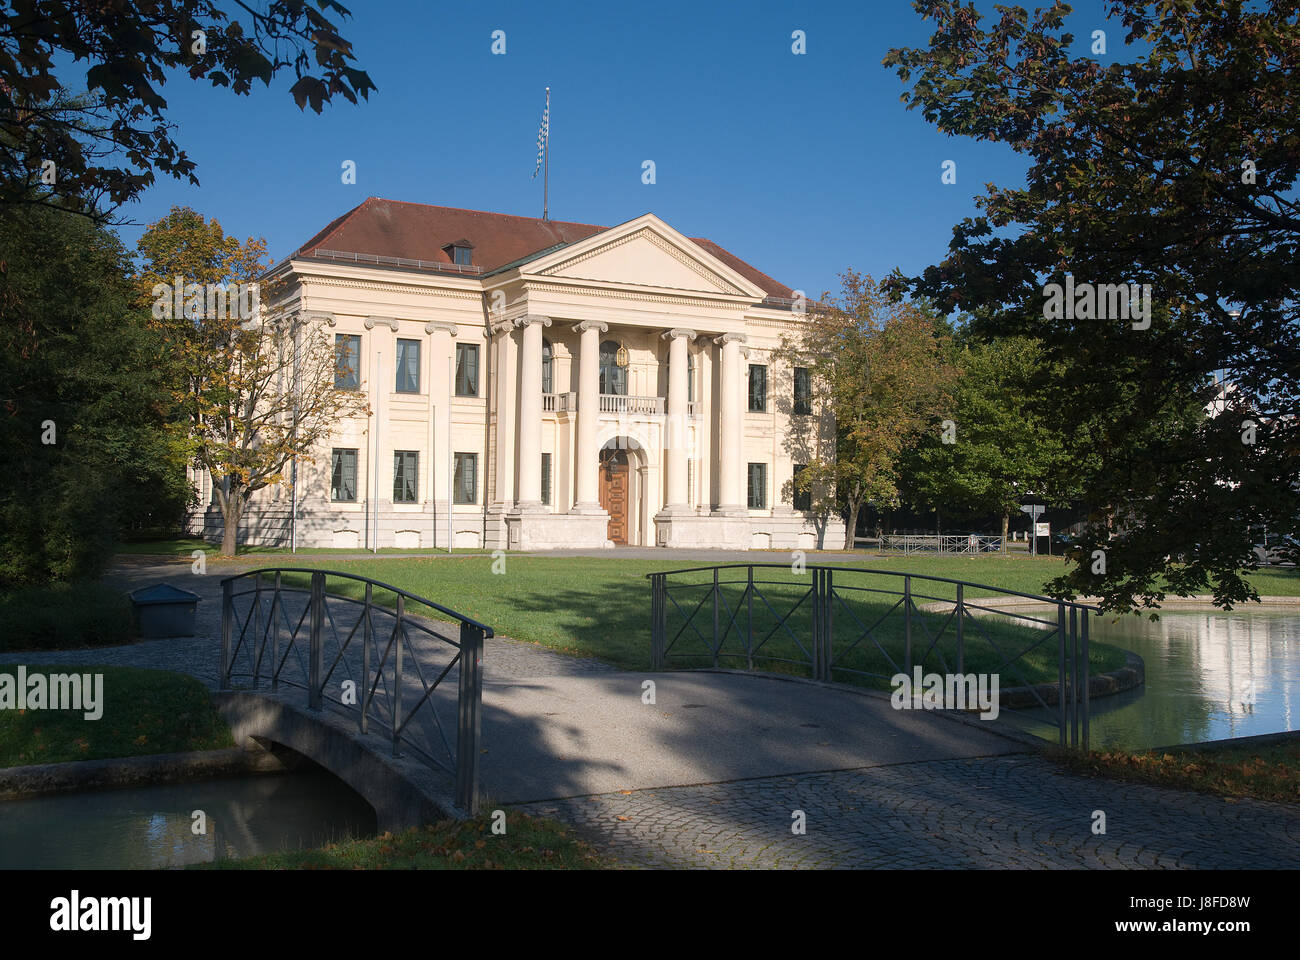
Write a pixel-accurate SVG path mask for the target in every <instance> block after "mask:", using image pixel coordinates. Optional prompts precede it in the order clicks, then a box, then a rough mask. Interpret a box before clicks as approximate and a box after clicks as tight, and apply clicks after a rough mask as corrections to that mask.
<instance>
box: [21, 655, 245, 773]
mask: <svg viewBox="0 0 1300 960" xmlns="http://www.w3.org/2000/svg"><path fill="white" fill-rule="evenodd" d="M15 669H16V667H15V665H13V664H0V671H3V672H5V673H9V674H13V672H14V670H15ZM34 670H40V672H42V673H45V674H51V673H80V674H85V673H91V674H95V673H102V674H103V675H104V706H103V709H104V713H103V716H101V717H100V718H99V719H98V720H96V721H94V722H93V723H88V722H86V719H85V714H84V711H80V710H26V711H23V712H21V713H20V712H19V711H17V710H4V711H0V767H16V766H26V765H28V764H33V763H66V762H67V761H70V760H101V759H105V758H109V757H139V756H145V755H147V754H155V753H181V752H184V751H189V750H220V749H223V748H229V747H233V746H234V745H235V741H234V739H233V738H232V737H231V735H230V728H229V727H227V726H226V722H225V721H224V720H222V719H221V715H220V714H219V713H217V710H216V707H214V706H213V705H212V695H211V694H210V693H208V690H207V688H206V687H205V686H203V684H202V683H200V682H199V681H198V680H196V679H194V678H193V677H188V676H185V675H184V674H180V673H168V672H166V671H163V670H141V669H138V668H136V667H105V666H100V665H99V664H85V663H82V664H71V665H69V664H62V665H56V664H44V663H43V664H41V665H40V666H39V667H34V666H33V667H29V673H30V672H31V671H34Z"/></svg>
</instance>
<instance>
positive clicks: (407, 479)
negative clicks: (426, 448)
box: [393, 450, 420, 503]
mask: <svg viewBox="0 0 1300 960" xmlns="http://www.w3.org/2000/svg"><path fill="white" fill-rule="evenodd" d="M419 477H420V454H419V453H418V452H416V451H415V450H394V451H393V503H415V502H416V497H415V491H416V490H417V489H418V488H419Z"/></svg>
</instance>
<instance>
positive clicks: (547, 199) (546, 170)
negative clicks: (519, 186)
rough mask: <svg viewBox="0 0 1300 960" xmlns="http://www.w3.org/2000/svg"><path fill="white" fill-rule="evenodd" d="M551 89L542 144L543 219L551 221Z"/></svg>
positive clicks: (549, 89)
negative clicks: (544, 136)
mask: <svg viewBox="0 0 1300 960" xmlns="http://www.w3.org/2000/svg"><path fill="white" fill-rule="evenodd" d="M550 117H551V88H550V87H547V88H546V118H547V120H546V140H545V142H544V143H543V144H542V149H543V150H544V153H543V154H542V219H543V220H549V219H551V123H550Z"/></svg>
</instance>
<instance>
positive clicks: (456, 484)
mask: <svg viewBox="0 0 1300 960" xmlns="http://www.w3.org/2000/svg"><path fill="white" fill-rule="evenodd" d="M452 487H453V488H454V491H453V492H454V496H453V498H452V499H453V501H454V502H455V503H478V454H477V453H458V454H456V473H455V476H454V477H453V478H452Z"/></svg>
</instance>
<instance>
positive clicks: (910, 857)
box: [0, 562, 1300, 868]
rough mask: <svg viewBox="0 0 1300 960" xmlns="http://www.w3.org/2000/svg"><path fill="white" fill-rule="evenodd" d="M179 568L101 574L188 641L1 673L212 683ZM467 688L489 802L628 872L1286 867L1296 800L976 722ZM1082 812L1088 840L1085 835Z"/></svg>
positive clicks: (793, 685) (568, 664) (727, 698)
mask: <svg viewBox="0 0 1300 960" xmlns="http://www.w3.org/2000/svg"><path fill="white" fill-rule="evenodd" d="M188 570H189V568H188V565H187V564H179V563H173V564H168V565H162V566H160V565H157V564H149V563H141V562H136V563H131V564H125V565H122V566H119V567H118V568H116V569H115V570H114V572H113V575H112V579H113V582H115V583H117V584H118V585H120V586H122V588H123V589H132V588H134V587H135V586H139V585H143V584H150V583H156V582H158V581H159V580H162V579H167V580H169V581H171V582H172V583H174V584H176V585H178V586H183V587H186V588H188V589H192V590H195V591H196V592H198V593H200V594H201V595H202V596H204V597H205V601H204V602H203V603H201V604H200V605H199V617H198V629H199V632H200V637H198V638H195V639H186V640H160V641H150V642H145V643H139V644H133V645H130V646H126V647H115V648H105V649H100V650H85V651H56V652H50V653H31V654H8V655H0V661H8V662H23V663H28V664H36V663H51V662H70V661H77V662H84V663H102V664H122V665H133V666H145V667H154V668H159V669H167V670H177V671H181V672H185V673H190V674H192V675H194V676H197V677H199V678H200V679H203V680H204V681H205V682H207V683H209V684H211V685H214V686H215V681H216V673H217V641H216V640H215V639H214V638H216V637H217V636H219V614H220V611H219V603H218V602H217V596H218V593H219V589H220V588H219V581H220V575H219V574H215V573H210V574H209V575H208V576H204V577H194V576H192V575H190V574H189V572H188ZM484 676H485V685H484V717H483V734H484V746H485V748H486V750H487V752H486V753H485V754H484V756H483V784H484V789H485V791H486V792H487V794H488V795H489V797H490V799H491V800H492V802H493V803H495V804H503V805H505V804H513V805H514V807H513V808H514V809H521V810H526V811H529V812H532V813H542V814H547V815H552V816H558V817H560V818H562V819H566V820H569V821H571V822H572V823H574V824H575V825H577V826H578V828H579V829H580V830H582V831H583V832H584V833H586V834H587V835H589V836H590V837H591V838H592V839H593V840H594V842H595V843H596V844H597V845H598V846H599V847H600V848H601V849H602V850H604V851H605V852H606V853H607V854H609V855H612V856H614V857H616V858H617V859H619V860H620V861H622V862H624V863H628V864H636V865H646V866H674V867H681V866H685V867H706V868H707V867H723V868H733V867H750V868H773V867H780V868H787V867H875V866H880V867H885V866H889V867H949V868H952V867H957V868H972V867H974V868H979V867H1044V868H1053V867H1054V868H1060V867H1074V868H1078V867H1112V868H1149V867H1197V868H1217V867H1238V868H1240V867H1247V868H1249V867H1291V868H1297V867H1300V807H1296V806H1294V805H1284V804H1269V803H1261V802H1255V801H1240V802H1235V803H1234V802H1231V801H1225V800H1222V799H1217V798H1214V797H1209V796H1205V795H1202V794H1195V793H1189V792H1184V791H1176V790H1166V789H1160V788H1153V787H1143V786H1136V785H1126V784H1120V783H1116V782H1113V781H1105V780H1091V779H1087V778H1081V777H1077V776H1073V775H1069V774H1065V773H1062V772H1061V771H1060V768H1059V767H1057V766H1056V765H1054V764H1053V763H1052V762H1050V761H1049V760H1046V759H1044V758H1042V757H1040V756H1037V755H1034V754H1032V753H1026V752H1024V751H1025V749H1026V748H1025V746H1024V745H1023V744H1022V743H1020V742H1018V741H1015V740H1011V739H1007V738H1004V737H1002V736H999V735H998V734H996V733H994V732H992V731H990V730H989V729H988V728H987V726H983V725H977V724H974V723H962V722H959V721H956V720H952V719H948V718H944V717H939V716H935V715H932V714H926V713H922V712H912V711H903V712H899V711H894V710H892V709H890V708H889V705H888V701H887V699H885V698H883V697H880V696H871V695H863V694H861V693H857V692H850V691H843V692H841V691H838V690H831V689H828V688H826V687H818V686H810V685H807V684H803V683H798V682H792V681H783V680H777V679H773V678H768V677H758V676H739V675H733V674H704V673H672V674H650V673H646V674H639V673H627V672H623V671H620V670H617V669H614V668H612V667H610V666H608V665H606V664H603V663H600V662H599V661H594V660H584V659H580V658H573V657H567V656H564V655H562V654H557V653H554V652H552V651H549V650H546V649H544V648H541V647H537V646H534V645H531V644H527V643H520V642H517V641H513V640H509V639H507V638H495V639H493V640H491V641H488V643H487V646H486V648H485V654H484ZM645 680H653V681H654V682H655V702H654V703H653V704H647V703H645V702H643V698H642V695H643V686H642V685H643V683H644V681H645ZM1096 810H1101V811H1103V812H1104V813H1105V815H1106V830H1107V832H1106V834H1105V835H1094V834H1093V833H1092V826H1093V812H1094V811H1096ZM796 811H802V816H803V820H804V822H805V823H806V832H805V833H802V834H798V835H796V834H795V833H793V832H792V830H791V827H792V825H793V824H795V822H796V821H795V819H794V814H795V813H796Z"/></svg>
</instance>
